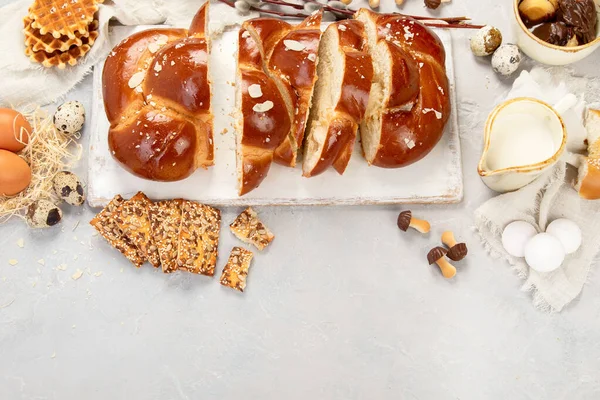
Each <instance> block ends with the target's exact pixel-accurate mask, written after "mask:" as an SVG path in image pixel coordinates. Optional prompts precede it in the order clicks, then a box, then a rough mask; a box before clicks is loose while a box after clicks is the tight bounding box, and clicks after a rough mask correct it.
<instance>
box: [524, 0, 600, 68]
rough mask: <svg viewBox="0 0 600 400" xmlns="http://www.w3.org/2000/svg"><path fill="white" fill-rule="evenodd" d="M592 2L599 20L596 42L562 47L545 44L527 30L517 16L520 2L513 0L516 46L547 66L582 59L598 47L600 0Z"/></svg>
mask: <svg viewBox="0 0 600 400" xmlns="http://www.w3.org/2000/svg"><path fill="white" fill-rule="evenodd" d="M594 1H595V3H596V12H597V13H598V20H599V22H598V24H597V25H596V30H597V38H596V40H594V41H592V42H590V43H587V44H584V45H582V46H576V47H563V46H556V45H553V44H550V43H546V42H544V41H543V40H541V39H540V38H538V37H537V36H535V35H534V34H533V33H532V32H531V31H530V30H529V29H527V27H526V26H525V24H524V23H523V21H522V20H521V16H520V15H519V3H520V0H513V9H514V18H513V25H514V26H515V31H516V32H515V35H516V38H517V45H518V46H519V48H520V49H521V51H523V53H525V54H527V55H528V56H529V57H531V58H533V59H534V60H536V61H539V62H541V63H543V64H547V65H566V64H571V63H574V62H577V61H580V60H582V59H584V58H585V57H587V56H589V55H590V54H592V53H593V52H594V50H597V49H598V47H600V0H594Z"/></svg>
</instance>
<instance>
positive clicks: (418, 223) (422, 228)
mask: <svg viewBox="0 0 600 400" xmlns="http://www.w3.org/2000/svg"><path fill="white" fill-rule="evenodd" d="M409 227H410V228H413V229H416V230H418V231H419V232H421V233H428V232H429V231H430V230H431V225H430V224H429V222H427V221H425V220H422V219H417V218H413V216H412V212H411V211H402V212H401V213H400V215H398V228H400V230H402V231H404V232H406V231H407V230H408V228H409Z"/></svg>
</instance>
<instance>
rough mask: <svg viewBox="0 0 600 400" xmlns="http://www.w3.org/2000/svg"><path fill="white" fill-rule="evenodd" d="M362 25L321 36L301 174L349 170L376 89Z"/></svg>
mask: <svg viewBox="0 0 600 400" xmlns="http://www.w3.org/2000/svg"><path fill="white" fill-rule="evenodd" d="M365 40H366V39H365V34H364V28H363V24H362V23H361V22H359V21H353V20H346V21H341V22H337V23H334V24H331V25H329V27H328V28H327V29H326V30H325V33H324V34H323V36H322V37H321V43H320V44H319V57H318V63H317V83H316V86H315V91H314V97H313V101H312V108H311V111H310V117H309V122H308V129H307V134H306V143H305V147H304V160H303V166H302V171H303V175H304V176H306V177H310V176H315V175H318V174H320V173H322V172H324V171H325V170H326V169H327V168H328V167H329V166H333V167H334V168H335V170H336V171H337V172H338V173H339V174H343V173H344V171H345V170H346V167H347V165H348V162H349V161H350V157H351V156H352V151H353V149H354V143H355V139H356V132H357V129H358V124H359V123H360V122H362V119H363V117H364V114H365V109H366V107H367V102H368V99H369V92H370V90H371V80H372V78H373V64H372V60H371V56H370V55H369V54H368V53H366V52H364V51H363V47H364V44H365Z"/></svg>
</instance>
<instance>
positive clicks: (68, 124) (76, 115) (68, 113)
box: [54, 101, 85, 135]
mask: <svg viewBox="0 0 600 400" xmlns="http://www.w3.org/2000/svg"><path fill="white" fill-rule="evenodd" d="M84 122H85V109H84V108H83V104H81V103H80V102H78V101H68V102H66V103H63V104H62V105H60V106H59V107H58V108H57V109H56V112H55V113H54V126H55V127H56V129H58V131H59V132H62V133H66V134H69V135H74V134H76V133H77V132H79V131H81V128H83V124H84Z"/></svg>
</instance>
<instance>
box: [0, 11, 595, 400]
mask: <svg viewBox="0 0 600 400" xmlns="http://www.w3.org/2000/svg"><path fill="white" fill-rule="evenodd" d="M6 3H7V1H6V0H0V6H1V5H3V4H6ZM382 3H383V2H382ZM389 3H390V4H386V6H387V7H388V8H383V9H384V10H392V9H393V8H392V7H393V3H392V2H391V1H390V2H389ZM510 4H511V3H510V2H509V1H503V2H488V1H486V2H482V1H478V0H453V2H452V3H451V4H450V5H445V6H443V7H441V9H440V11H439V13H440V14H443V15H448V16H449V15H469V16H472V17H474V18H475V21H476V22H480V23H490V24H494V25H497V26H498V27H499V28H501V29H502V31H503V33H505V36H506V37H507V39H508V40H507V42H508V41H510V38H511V37H512V35H511V31H510V23H509V21H510V17H511V16H512V9H511V5H510ZM405 11H406V12H412V13H419V14H424V13H426V12H427V11H426V10H424V9H423V8H422V2H421V1H419V0H409V1H407V4H406V8H405ZM469 35H470V32H469V31H456V32H455V33H454V48H455V54H456V59H457V60H458V61H457V65H456V71H457V77H456V80H457V84H458V94H459V102H460V104H459V111H460V113H459V114H460V115H459V118H460V122H461V138H462V151H463V157H464V158H463V167H464V170H465V200H464V202H463V203H462V204H460V205H455V206H446V207H422V206H415V207H412V210H413V213H414V214H415V215H418V216H421V217H423V218H426V219H428V220H429V221H430V222H431V223H432V225H433V229H432V233H431V234H430V235H429V236H421V235H419V234H418V233H416V232H409V233H402V232H400V231H399V230H398V229H397V227H396V216H397V213H398V212H399V208H398V207H343V208H277V207H272V208H260V209H258V212H259V213H260V215H261V217H262V218H263V219H264V222H265V223H266V224H267V225H268V226H269V227H270V228H271V229H272V230H273V231H274V233H275V234H276V235H277V237H276V239H275V241H274V242H273V244H272V246H271V247H269V248H268V250H266V251H265V252H264V253H262V254H257V255H256V258H255V260H254V262H253V266H252V268H251V270H250V275H249V278H248V288H247V291H246V293H244V294H239V293H236V292H234V291H232V290H230V289H227V288H224V287H221V286H220V285H219V284H218V280H217V278H213V279H209V278H206V277H201V276H193V275H191V274H184V273H177V274H173V275H168V276H167V275H163V274H162V273H161V272H159V271H157V270H154V269H153V268H151V267H149V266H145V267H144V268H142V269H139V270H136V269H135V268H134V267H132V266H131V265H130V264H129V263H128V262H127V261H126V260H125V259H124V258H123V257H121V256H120V255H119V254H118V253H117V252H116V251H114V250H113V249H111V248H110V247H109V246H108V245H107V244H106V243H105V242H104V241H103V240H102V239H101V238H100V237H94V236H93V232H94V231H93V229H92V228H91V227H90V226H89V225H88V221H89V220H90V219H91V218H92V216H93V215H94V214H95V212H97V210H92V209H90V208H88V207H87V206H85V207H83V208H72V207H71V208H69V207H66V206H65V207H64V211H65V218H64V221H63V223H62V224H61V226H60V227H58V228H55V229H50V230H46V231H32V230H29V229H28V228H27V227H26V226H25V225H24V223H23V222H22V221H20V220H13V221H11V222H9V223H8V224H5V225H3V226H1V227H0V398H1V399H7V400H9V399H10V400H12V399H61V400H66V399H87V400H91V399H267V398H268V399H271V398H273V399H302V400H306V399H433V400H441V399H462V400H466V399H476V400H480V399H498V400H500V399H582V400H583V399H589V400H592V399H598V398H600V372H599V371H600V344H599V343H600V342H599V340H598V338H599V332H600V290H599V289H600V278H599V276H598V274H597V272H596V271H597V267H598V265H596V266H594V268H593V270H592V274H591V277H590V281H589V283H588V284H587V285H586V286H585V288H584V291H583V293H582V295H581V296H580V297H579V298H578V299H576V300H575V301H574V302H573V303H572V304H571V305H570V306H568V307H567V308H566V309H565V310H564V311H563V312H562V313H560V314H553V315H548V314H543V313H540V312H538V311H536V310H535V309H534V308H533V306H532V304H531V298H530V295H529V294H528V293H524V292H521V291H520V285H521V281H520V280H519V278H518V277H517V276H515V275H514V274H513V272H512V271H511V269H510V267H509V266H508V265H506V264H504V263H503V262H500V261H495V260H492V259H490V258H489V257H488V256H487V255H486V254H485V252H484V250H483V248H482V247H481V246H480V244H479V242H478V239H477V237H476V235H475V234H474V233H473V232H472V230H471V225H472V222H473V211H474V209H475V208H476V207H477V206H479V205H480V204H481V203H482V202H484V201H485V200H486V199H488V198H489V197H490V196H492V195H493V194H492V193H491V192H490V191H489V190H488V189H487V188H485V187H484V185H483V184H482V183H481V181H480V179H479V178H478V176H477V172H476V165H477V161H478V158H479V154H480V149H481V144H482V136H483V135H482V131H483V122H484V120H485V117H486V115H487V113H488V112H489V111H490V110H491V109H492V108H493V107H494V105H495V104H496V103H497V101H498V99H499V98H500V97H501V96H502V94H503V92H504V91H505V90H506V89H507V87H508V86H509V85H510V83H511V80H510V79H508V80H507V79H500V78H498V77H496V76H495V74H494V73H493V72H492V70H491V68H490V67H489V60H479V59H478V60H475V59H474V58H473V57H472V55H471V53H470V50H469V47H468V42H467V38H468V37H469ZM599 58H600V54H599V53H596V54H594V55H593V56H591V57H590V58H589V59H588V60H586V61H583V62H580V63H578V64H576V65H574V66H573V67H572V68H573V70H574V72H575V73H577V74H589V75H594V76H599V72H598V69H597V65H598V60H599ZM531 65H533V64H532V63H526V64H525V67H527V66H531ZM0 79H1V78H0ZM90 83H91V79H89V78H88V79H86V80H85V81H84V82H83V83H82V84H81V85H79V86H78V87H77V88H76V89H75V90H74V91H73V92H72V93H70V94H69V95H68V96H67V100H79V101H82V102H83V103H84V104H85V106H86V107H87V108H89V106H90V103H91V97H90V96H91V86H90ZM88 134H89V132H84V135H83V137H84V140H83V144H84V146H86V141H85V140H86V138H87V136H88ZM86 163H87V160H86V159H83V160H82V162H81V165H80V166H79V167H78V169H77V171H78V172H81V173H82V178H83V179H84V180H86V176H85V173H84V172H85V171H86ZM223 211H224V213H223V222H224V225H223V233H222V235H221V247H220V250H221V257H220V258H219V261H218V272H220V270H221V268H222V266H223V265H224V263H225V262H226V260H227V254H228V252H229V250H230V249H231V248H232V247H233V246H234V245H238V244H239V242H238V241H237V240H236V239H235V238H234V237H233V235H232V234H230V233H229V231H228V229H226V226H227V225H226V224H228V223H229V222H231V221H232V220H233V219H234V218H235V216H236V215H237V213H238V212H239V211H240V209H227V210H223ZM445 229H452V230H454V232H455V233H456V235H457V237H459V238H461V239H463V240H466V241H467V242H468V244H469V246H470V255H469V257H468V258H467V260H466V261H465V262H464V263H462V264H460V265H459V266H458V269H459V272H458V275H457V277H456V278H455V279H454V280H453V281H446V280H444V279H443V278H442V277H441V276H440V274H439V272H438V270H437V269H436V268H432V267H429V266H428V265H427V263H426V254H427V251H428V250H429V249H430V248H431V247H432V246H434V245H437V243H438V242H439V239H438V238H439V235H441V233H442V231H443V230H445ZM21 238H22V239H23V240H24V244H25V245H24V247H23V248H20V247H19V246H17V241H18V240H19V239H21ZM9 259H17V260H18V265H16V266H10V265H9V264H8V260H9ZM39 259H44V261H45V265H44V266H42V265H40V264H38V262H37V261H38V260H39ZM61 264H62V265H64V266H66V270H64V271H62V270H60V269H57V267H58V266H59V265H61ZM77 269H81V270H82V271H84V274H83V276H82V277H81V278H80V279H79V280H73V279H72V278H71V276H72V275H73V274H74V273H75V272H76V271H77ZM99 273H101V275H100V276H96V275H98V274H99Z"/></svg>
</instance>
